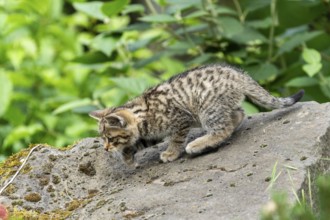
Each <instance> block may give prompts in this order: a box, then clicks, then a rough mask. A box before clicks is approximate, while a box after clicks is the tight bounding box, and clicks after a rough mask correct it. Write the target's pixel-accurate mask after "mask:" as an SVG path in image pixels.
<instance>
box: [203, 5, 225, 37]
mask: <svg viewBox="0 0 330 220" xmlns="http://www.w3.org/2000/svg"><path fill="white" fill-rule="evenodd" d="M202 4H203V8H204V10H205V11H207V12H208V13H210V14H211V17H212V20H209V19H207V20H206V22H207V23H208V25H209V27H210V29H211V31H212V34H213V35H214V38H215V39H216V40H220V39H221V36H220V35H221V31H220V30H219V27H218V24H217V22H216V19H218V13H217V12H216V11H215V10H214V6H213V3H212V0H203V1H202ZM208 5H209V6H208Z"/></svg>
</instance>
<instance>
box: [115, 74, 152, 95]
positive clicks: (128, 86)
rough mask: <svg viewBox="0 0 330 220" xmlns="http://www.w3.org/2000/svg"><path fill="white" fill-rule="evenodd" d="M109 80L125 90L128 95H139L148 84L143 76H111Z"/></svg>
mask: <svg viewBox="0 0 330 220" xmlns="http://www.w3.org/2000/svg"><path fill="white" fill-rule="evenodd" d="M110 81H111V82H112V83H114V84H115V85H116V86H117V87H119V88H121V89H123V90H124V91H126V93H127V94H128V95H129V96H137V95H140V94H141V93H142V92H144V91H145V90H146V89H147V88H148V87H149V86H150V85H149V83H148V82H147V81H146V80H145V79H143V78H134V77H130V78H126V77H111V78H110Z"/></svg>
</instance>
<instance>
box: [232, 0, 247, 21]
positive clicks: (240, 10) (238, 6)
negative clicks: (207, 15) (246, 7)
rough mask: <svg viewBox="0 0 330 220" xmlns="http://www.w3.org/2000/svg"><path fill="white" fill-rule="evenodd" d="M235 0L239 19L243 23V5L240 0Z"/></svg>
mask: <svg viewBox="0 0 330 220" xmlns="http://www.w3.org/2000/svg"><path fill="white" fill-rule="evenodd" d="M233 2H234V5H235V8H236V10H237V13H238V18H239V20H240V21H241V23H244V21H245V15H244V13H243V11H242V8H241V5H240V4H239V1H238V0H233Z"/></svg>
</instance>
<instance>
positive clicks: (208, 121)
mask: <svg viewBox="0 0 330 220" xmlns="http://www.w3.org/2000/svg"><path fill="white" fill-rule="evenodd" d="M303 94H304V92H303V91H300V92H299V93H297V94H295V95H293V96H291V97H287V98H277V97H274V96H272V95H270V94H269V93H268V92H267V91H266V90H265V89H263V88H262V87H261V86H260V85H259V84H258V83H257V82H255V81H254V80H253V79H252V78H251V77H250V76H248V75H247V74H246V73H244V72H243V71H241V70H239V69H237V68H234V67H231V66H228V65H221V64H215V65H209V66H202V67H198V68H195V69H192V70H189V71H186V72H184V73H181V74H179V75H176V76H174V77H172V78H170V79H169V80H168V81H166V82H164V83H162V84H159V85H157V86H155V87H153V88H150V89H149V90H147V91H145V92H144V93H143V94H142V95H141V96H139V97H137V98H135V99H133V100H131V101H129V102H128V103H126V104H125V105H123V106H119V107H114V108H108V109H104V110H98V111H94V112H91V113H90V116H91V117H93V118H96V119H97V120H99V132H100V134H101V136H102V137H103V139H104V147H105V149H106V150H109V151H113V152H117V153H119V155H121V157H122V158H123V160H124V161H126V162H127V163H131V162H132V161H133V160H134V153H135V152H136V149H135V147H134V146H135V145H136V143H137V142H138V141H139V140H141V139H143V140H152V139H163V138H165V137H166V138H167V140H168V143H169V144H168V148H167V150H166V151H164V152H162V153H161V156H160V158H161V160H162V161H163V162H169V161H173V160H175V159H177V158H178V157H179V156H180V154H181V153H182V152H183V149H184V147H185V151H186V152H187V153H189V154H198V153H201V152H202V151H203V150H205V149H206V148H209V147H211V148H213V147H216V146H218V145H219V143H221V142H223V141H224V140H225V139H227V138H228V137H230V135H231V134H232V133H233V132H234V130H235V128H237V127H238V126H239V125H240V124H241V122H242V120H243V119H244V112H243V110H242V108H241V107H240V104H241V102H242V100H243V99H244V97H246V96H247V97H248V98H249V99H250V100H251V101H253V102H254V103H256V104H258V105H260V106H263V107H265V108H269V109H275V108H283V107H287V106H291V105H293V104H294V103H296V102H297V101H298V100H300V98H301V97H302V96H303ZM193 127H202V128H203V129H204V130H205V131H206V134H205V135H204V136H202V137H199V138H197V139H195V140H193V141H192V142H190V143H189V144H188V145H187V146H183V143H184V142H185V138H186V136H187V134H188V132H189V130H190V129H191V128H193ZM129 149H131V150H129ZM132 149H133V150H132ZM127 152H128V153H127Z"/></svg>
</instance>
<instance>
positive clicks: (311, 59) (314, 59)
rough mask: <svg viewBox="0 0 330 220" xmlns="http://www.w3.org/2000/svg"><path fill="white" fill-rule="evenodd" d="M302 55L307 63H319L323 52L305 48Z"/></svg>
mask: <svg viewBox="0 0 330 220" xmlns="http://www.w3.org/2000/svg"><path fill="white" fill-rule="evenodd" d="M302 57H303V59H304V60H305V62H306V63H309V64H317V63H320V62H321V54H320V53H319V52H318V51H317V50H314V49H309V48H306V47H305V48H304V50H303V53H302Z"/></svg>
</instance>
